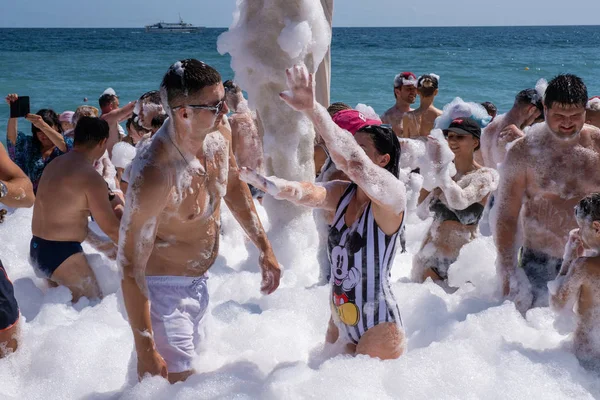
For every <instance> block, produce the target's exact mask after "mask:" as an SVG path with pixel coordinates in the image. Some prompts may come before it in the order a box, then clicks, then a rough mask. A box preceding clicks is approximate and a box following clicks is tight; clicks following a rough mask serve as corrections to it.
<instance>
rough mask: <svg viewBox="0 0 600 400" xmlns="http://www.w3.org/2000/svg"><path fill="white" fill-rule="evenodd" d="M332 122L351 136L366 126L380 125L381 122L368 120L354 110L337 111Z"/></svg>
mask: <svg viewBox="0 0 600 400" xmlns="http://www.w3.org/2000/svg"><path fill="white" fill-rule="evenodd" d="M333 122H335V123H336V124H337V125H338V126H339V127H340V128H342V129H345V130H347V131H348V132H350V133H351V134H353V135H354V134H356V132H358V131H359V130H360V129H361V128H363V127H365V126H367V125H381V120H379V119H368V118H367V117H365V115H364V114H363V113H361V112H360V111H356V110H342V111H338V112H337V113H336V114H335V115H334V116H333Z"/></svg>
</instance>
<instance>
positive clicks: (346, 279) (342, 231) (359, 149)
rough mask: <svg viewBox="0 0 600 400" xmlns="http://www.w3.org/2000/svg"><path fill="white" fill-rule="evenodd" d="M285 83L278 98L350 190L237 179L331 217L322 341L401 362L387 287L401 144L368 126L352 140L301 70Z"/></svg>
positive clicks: (399, 214) (335, 184)
mask: <svg viewBox="0 0 600 400" xmlns="http://www.w3.org/2000/svg"><path fill="white" fill-rule="evenodd" d="M287 75H288V85H289V87H290V91H287V92H284V93H282V94H281V97H282V98H283V100H285V101H286V102H287V103H288V104H289V105H290V106H291V107H292V108H294V109H296V110H298V111H302V112H303V113H304V114H305V115H306V116H307V117H308V118H309V119H310V120H311V121H312V122H313V124H314V126H315V129H316V130H317V131H318V132H319V133H320V134H321V136H322V138H323V139H324V141H325V143H326V145H327V148H328V149H329V152H330V155H331V159H332V160H333V162H335V164H336V166H337V167H338V168H339V169H340V170H341V171H343V172H344V173H345V174H346V175H347V176H348V178H349V179H350V181H351V182H347V181H331V182H327V183H324V184H315V183H310V182H290V181H286V180H283V179H279V178H276V177H268V178H266V177H264V176H262V175H259V174H257V173H256V172H254V171H251V170H247V169H243V170H242V172H241V177H242V179H244V180H245V181H247V182H248V183H250V184H252V185H254V186H256V187H258V188H260V189H262V190H263V191H264V192H266V193H269V194H270V195H272V196H274V197H275V198H278V199H284V200H289V201H292V202H294V203H296V204H300V205H304V206H309V207H314V208H322V209H326V210H331V211H335V218H334V221H333V222H334V223H333V225H332V228H331V230H330V232H329V259H330V264H331V278H330V284H331V301H330V305H331V309H332V318H331V320H330V323H329V328H328V330H327V341H328V342H330V343H334V342H336V341H337V340H338V338H339V337H340V336H342V338H343V340H345V341H346V342H347V345H348V349H349V350H350V351H351V352H352V353H354V354H367V355H370V356H371V357H379V358H381V359H393V358H398V357H399V356H400V355H402V353H403V352H404V349H405V335H404V329H403V327H402V320H401V318H400V312H399V310H398V306H397V304H396V300H395V298H394V295H393V293H392V290H391V287H390V282H389V279H390V269H391V267H392V265H393V261H394V255H395V253H396V248H397V241H398V240H397V239H398V235H399V232H400V230H401V228H402V226H403V224H404V210H405V207H406V190H405V187H404V184H403V183H402V182H401V181H400V180H399V179H398V174H399V167H398V162H399V160H400V144H399V142H398V139H397V137H396V135H395V134H394V133H393V131H392V130H391V129H390V128H388V127H384V126H378V125H366V123H365V125H366V126H363V127H361V128H360V129H359V130H358V131H357V132H356V134H355V136H354V137H352V135H351V134H350V133H349V132H348V131H345V130H343V129H341V128H340V127H338V126H337V125H336V124H334V123H333V121H332V119H331V117H330V116H329V114H328V113H327V111H326V110H325V108H323V107H322V106H321V105H319V104H318V103H317V102H316V101H315V100H314V88H313V82H312V79H313V78H312V75H309V74H308V71H307V70H306V68H305V67H303V66H301V67H300V66H296V67H294V68H292V69H289V70H288V71H287ZM340 333H341V335H340Z"/></svg>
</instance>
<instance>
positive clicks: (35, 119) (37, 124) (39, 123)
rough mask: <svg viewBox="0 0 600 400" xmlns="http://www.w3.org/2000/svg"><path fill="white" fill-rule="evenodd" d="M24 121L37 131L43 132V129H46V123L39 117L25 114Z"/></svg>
mask: <svg viewBox="0 0 600 400" xmlns="http://www.w3.org/2000/svg"><path fill="white" fill-rule="evenodd" d="M25 119H26V120H27V121H29V122H31V123H32V124H33V125H34V126H35V127H36V128H38V129H39V130H44V128H45V127H48V124H46V121H44V119H43V118H42V117H41V115H37V114H27V115H26V116H25Z"/></svg>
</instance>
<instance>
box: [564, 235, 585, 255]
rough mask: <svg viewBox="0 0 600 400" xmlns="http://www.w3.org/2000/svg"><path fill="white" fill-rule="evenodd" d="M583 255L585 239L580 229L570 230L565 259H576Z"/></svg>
mask: <svg viewBox="0 0 600 400" xmlns="http://www.w3.org/2000/svg"><path fill="white" fill-rule="evenodd" d="M582 255H583V240H582V239H581V233H580V232H579V229H573V230H572V231H571V232H569V240H567V244H566V246H565V255H564V258H565V259H575V258H578V257H581V256H582Z"/></svg>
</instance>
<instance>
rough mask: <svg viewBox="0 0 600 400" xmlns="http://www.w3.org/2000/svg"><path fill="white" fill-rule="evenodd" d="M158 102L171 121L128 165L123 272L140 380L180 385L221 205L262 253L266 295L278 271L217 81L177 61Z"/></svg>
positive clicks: (209, 72)
mask: <svg viewBox="0 0 600 400" xmlns="http://www.w3.org/2000/svg"><path fill="white" fill-rule="evenodd" d="M161 96H162V101H163V105H164V107H165V108H166V109H167V110H168V113H169V114H170V118H169V119H168V120H167V121H166V122H165V124H164V125H163V127H162V128H161V129H160V130H159V131H158V132H157V133H156V135H154V139H153V140H152V143H151V144H150V145H149V146H148V147H147V148H146V149H145V150H144V151H143V152H142V153H140V154H138V156H137V158H136V160H134V162H133V164H132V170H131V180H130V186H129V189H128V191H127V201H126V208H125V214H124V216H123V223H122V225H121V238H120V242H119V264H120V266H121V267H122V269H123V281H122V287H123V296H124V301H125V307H126V309H127V313H128V315H129V324H130V325H131V329H132V331H133V335H134V340H135V349H136V353H137V370H138V375H139V377H140V378H141V377H143V376H144V375H145V374H150V375H162V376H164V377H168V379H169V381H170V382H172V383H174V382H176V381H182V380H185V379H187V378H188V377H189V376H190V375H191V374H193V373H194V371H193V369H192V360H193V358H194V357H195V353H196V351H195V349H196V345H197V342H198V339H199V324H200V321H201V320H202V318H203V316H204V313H205V312H206V308H207V306H208V289H207V286H206V284H207V283H206V280H207V276H206V272H207V271H208V269H209V268H210V267H211V266H212V265H213V263H214V261H215V258H216V257H217V254H218V249H219V231H220V205H221V199H222V198H224V199H225V202H226V203H227V205H228V207H229V209H230V210H231V211H232V213H233V215H234V216H235V218H236V219H237V220H238V222H239V223H240V225H241V226H242V227H243V228H244V230H245V231H246V233H247V234H248V236H249V237H250V239H251V240H252V241H253V242H254V244H255V245H256V246H257V247H258V248H259V250H260V251H261V257H260V260H259V264H260V267H261V269H262V274H263V280H262V288H261V289H262V290H263V292H265V293H272V292H273V291H274V290H275V289H276V288H277V287H278V285H279V277H280V269H279V264H278V262H277V260H276V259H275V255H274V254H273V250H272V248H271V245H270V243H269V241H268V239H267V236H266V234H265V232H264V230H263V228H262V225H261V223H260V221H259V219H258V216H257V214H256V210H255V209H254V203H253V201H252V196H251V195H250V190H249V189H248V185H246V184H245V183H244V182H242V181H240V179H239V174H238V169H237V164H236V161H235V157H234V155H233V151H232V149H231V135H230V132H229V131H228V130H227V128H226V126H227V125H226V121H225V120H224V115H225V114H226V113H227V111H228V108H227V104H226V102H225V90H224V88H223V84H222V83H221V76H220V75H219V73H218V72H217V71H216V70H214V69H213V68H211V67H210V66H208V65H206V64H204V63H203V62H200V61H198V60H194V59H189V60H183V61H179V62H177V63H175V64H173V65H172V66H171V68H170V69H169V70H168V71H167V73H166V74H165V76H164V79H163V82H162V85H161Z"/></svg>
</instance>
